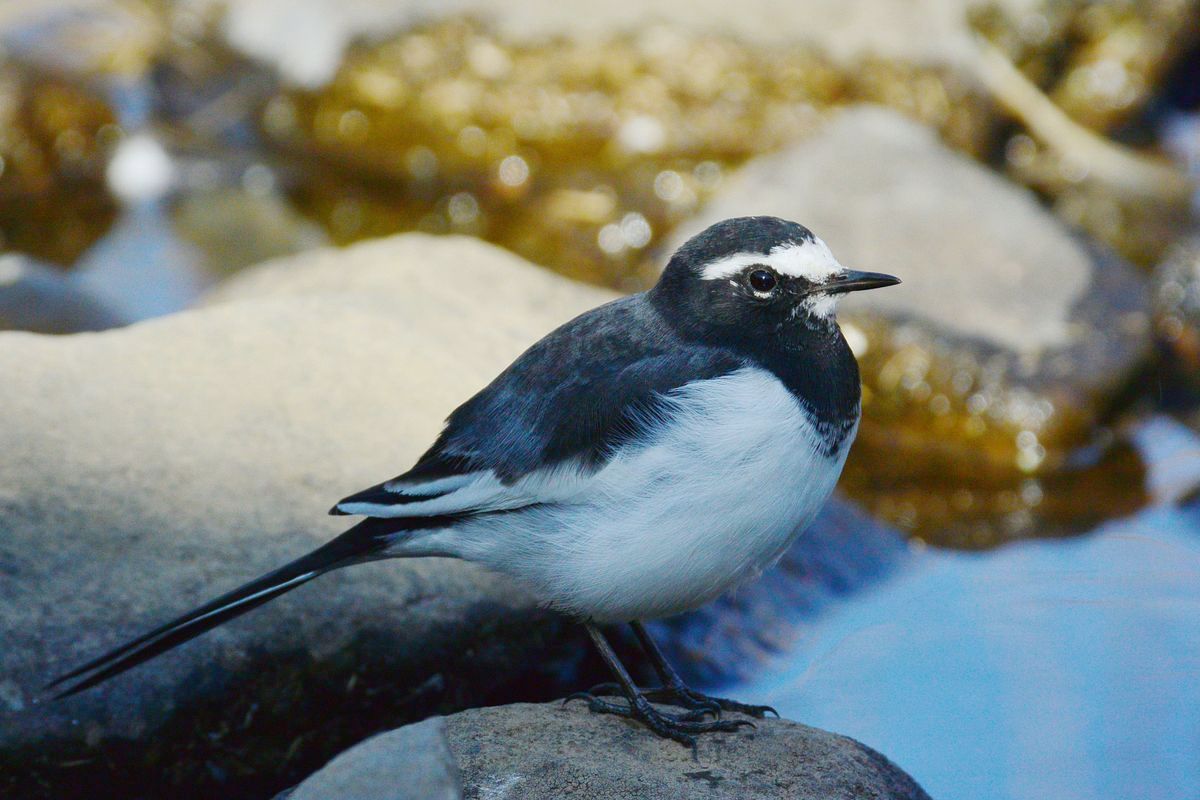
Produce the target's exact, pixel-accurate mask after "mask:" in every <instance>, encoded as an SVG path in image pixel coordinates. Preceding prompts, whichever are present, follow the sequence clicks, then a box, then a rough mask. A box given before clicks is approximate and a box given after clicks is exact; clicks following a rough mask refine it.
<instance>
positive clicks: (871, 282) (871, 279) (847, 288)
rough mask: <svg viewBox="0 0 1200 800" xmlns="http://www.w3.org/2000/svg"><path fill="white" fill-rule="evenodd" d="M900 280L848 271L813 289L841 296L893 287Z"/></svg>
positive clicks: (889, 276) (873, 273)
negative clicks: (844, 293)
mask: <svg viewBox="0 0 1200 800" xmlns="http://www.w3.org/2000/svg"><path fill="white" fill-rule="evenodd" d="M899 282H900V279H899V278H897V277H896V276H895V275H886V274H884V273H882V272H859V271H858V270H853V269H848V270H846V271H845V272H839V273H837V274H836V275H832V276H830V278H829V280H828V281H826V282H825V283H823V284H821V285H820V286H817V287H814V288H816V290H817V291H819V292H826V293H828V294H842V293H843V292H861V291H863V290H864V289H878V288H880V287H883V286H895V285H896V284H897V283H899Z"/></svg>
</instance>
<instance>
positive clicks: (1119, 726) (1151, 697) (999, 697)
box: [737, 420, 1200, 800]
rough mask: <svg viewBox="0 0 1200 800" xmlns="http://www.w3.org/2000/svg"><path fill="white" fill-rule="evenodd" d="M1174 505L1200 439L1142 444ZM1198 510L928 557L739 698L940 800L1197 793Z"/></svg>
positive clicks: (847, 611) (1161, 426) (1162, 427)
mask: <svg viewBox="0 0 1200 800" xmlns="http://www.w3.org/2000/svg"><path fill="white" fill-rule="evenodd" d="M1140 444H1141V445H1142V447H1143V449H1144V452H1145V454H1146V455H1147V458H1148V460H1150V461H1152V462H1153V465H1154V467H1155V469H1156V470H1157V472H1156V477H1155V479H1154V480H1153V481H1152V485H1155V486H1157V487H1160V488H1163V487H1165V490H1168V491H1169V490H1170V488H1171V487H1176V486H1179V485H1182V484H1183V483H1184V481H1183V480H1182V476H1183V475H1184V474H1185V473H1190V475H1191V477H1192V481H1193V485H1194V480H1195V476H1196V474H1197V472H1198V470H1200V467H1198V464H1200V439H1197V438H1196V437H1195V436H1194V435H1192V434H1190V433H1187V432H1186V429H1183V428H1182V427H1178V426H1172V425H1167V424H1165V423H1163V422H1162V421H1161V420H1160V421H1156V422H1155V423H1152V424H1151V425H1150V426H1148V428H1147V429H1146V431H1145V432H1144V433H1143V435H1141V436H1140ZM1198 619H1200V506H1197V505H1195V504H1193V505H1192V506H1190V507H1188V508H1184V509H1180V508H1176V507H1172V506H1165V505H1164V506H1158V507H1154V508H1150V509H1147V510H1145V511H1143V512H1141V513H1139V514H1136V515H1134V516H1132V517H1129V518H1127V519H1124V520H1117V521H1113V522H1110V523H1108V524H1105V525H1103V526H1101V527H1100V528H1099V529H1097V530H1096V531H1095V532H1094V533H1093V534H1092V535H1090V536H1087V537H1082V538H1078V539H1073V540H1066V541H1056V542H1055V541H1025V542H1021V543H1018V544H1014V545H1010V546H1008V547H1005V548H1002V549H1000V550H998V551H995V552H992V553H987V554H975V553H954V552H946V551H938V550H926V551H924V552H920V553H917V554H916V556H915V557H914V558H913V559H911V560H910V561H909V563H908V566H907V568H906V569H904V570H901V571H900V572H899V573H898V574H897V575H895V576H894V577H893V578H892V579H890V580H889V581H887V582H885V583H883V584H880V585H879V586H877V587H875V588H874V589H872V590H868V591H865V592H862V593H860V594H858V595H856V596H854V597H853V598H851V599H850V600H848V601H847V602H846V603H844V604H843V605H841V606H840V607H836V608H831V609H830V610H829V611H828V612H827V613H825V614H823V615H822V616H821V617H820V618H819V619H817V620H815V621H814V623H813V625H812V627H811V628H810V629H809V633H808V636H807V638H806V639H805V641H803V642H802V643H801V644H800V647H799V649H798V651H797V652H796V653H795V654H794V655H793V656H792V657H791V658H790V660H789V662H788V663H786V664H784V665H782V666H780V667H778V668H776V669H775V670H774V671H773V672H772V673H771V674H767V675H764V676H762V677H760V678H758V679H756V680H754V681H751V682H749V683H746V684H743V685H741V686H739V687H738V691H737V693H738V694H739V695H744V696H746V697H753V698H755V701H756V702H766V703H771V704H773V705H775V706H776V707H777V708H778V709H779V711H780V713H782V714H783V715H784V716H786V717H792V718H794V719H799V720H802V721H804V722H805V723H807V724H810V725H816V726H819V727H822V728H828V729H830V730H835V731H838V732H840V733H844V734H846V735H849V736H853V737H855V738H857V739H860V740H862V741H864V742H866V743H867V744H869V745H871V746H872V747H875V748H877V749H879V750H881V751H882V752H884V753H886V754H887V755H888V756H889V757H890V758H892V759H893V760H895V761H896V762H897V763H898V764H900V765H902V766H903V767H904V768H905V769H907V770H908V771H909V772H910V773H911V774H912V775H913V776H914V777H915V778H917V780H918V781H920V782H921V783H922V785H923V786H924V787H925V788H926V789H927V790H928V791H929V792H930V794H931V795H933V796H934V797H947V798H951V797H969V798H974V800H989V799H990V798H996V800H1000V799H1001V798H1005V799H1009V798H1011V799H1013V800H1023V799H1024V798H1028V799H1029V800H1034V799H1035V798H1036V799H1037V800H1042V799H1043V798H1055V800H1074V799H1075V798H1078V799H1079V800H1084V799H1085V798H1089V799H1090V798H1140V799H1142V800H1152V799H1153V798H1178V797H1195V796H1197V795H1198V794H1200V683H1198V681H1197V679H1196V678H1197V673H1198V671H1200V625H1197V620H1198Z"/></svg>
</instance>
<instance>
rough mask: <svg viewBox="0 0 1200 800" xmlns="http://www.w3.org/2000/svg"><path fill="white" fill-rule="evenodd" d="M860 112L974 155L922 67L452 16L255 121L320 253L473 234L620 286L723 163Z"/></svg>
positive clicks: (978, 131)
mask: <svg viewBox="0 0 1200 800" xmlns="http://www.w3.org/2000/svg"><path fill="white" fill-rule="evenodd" d="M863 100H872V101H877V102H882V103H886V104H888V105H890V106H892V107H895V108H899V109H901V110H903V111H905V112H907V113H910V114H913V115H915V116H916V117H918V118H919V119H921V120H923V121H924V122H926V123H928V124H931V125H933V126H935V127H937V128H938V129H939V130H941V131H942V133H943V135H944V136H945V137H946V138H947V139H948V140H950V141H951V142H953V143H954V144H955V145H957V146H958V147H960V148H962V149H965V150H967V151H969V152H974V153H981V152H982V151H983V150H984V149H985V148H986V146H987V143H988V133H989V130H990V127H989V126H990V124H991V113H990V110H989V108H988V104H987V102H986V101H985V100H984V99H983V98H981V97H979V96H978V95H977V94H974V93H973V92H972V89H971V88H970V86H969V84H968V83H967V82H964V81H961V80H958V79H957V78H956V77H955V76H954V75H953V74H951V73H950V72H948V71H946V70H942V69H936V68H922V67H915V66H910V65H904V64H896V63H888V62H883V61H865V62H864V63H862V64H860V65H859V66H858V68H856V69H855V70H844V69H839V68H837V67H835V66H834V65H833V63H832V62H830V61H829V60H828V59H826V58H825V57H823V56H821V55H819V54H818V53H817V52H815V51H813V50H812V49H809V48H793V49H779V48H764V47H756V46H750V45H747V44H744V43H741V42H738V41H735V40H731V39H729V38H726V37H720V36H706V35H699V34H686V33H681V32H676V31H670V30H667V29H663V28H652V29H649V30H647V31H645V32H643V33H641V34H638V35H620V36H614V37H611V38H607V39H603V40H598V41H592V42H578V41H574V40H566V39H563V40H556V41H551V42H546V43H542V44H536V45H520V46H514V45H510V44H507V43H505V42H503V41H502V40H501V39H499V38H497V37H495V36H493V35H492V34H490V33H488V31H487V30H486V28H485V27H483V26H481V25H479V24H477V23H475V22H472V21H470V20H461V19H459V20H446V21H442V22H439V23H436V24H433V25H430V26H427V27H424V28H421V29H418V30H413V31H409V32H406V33H402V34H399V35H397V36H395V37H393V38H391V39H389V40H386V41H384V42H380V43H376V44H372V45H368V46H360V47H358V48H356V49H354V50H353V51H352V52H350V54H349V55H348V56H347V58H346V60H345V62H344V63H343V65H342V67H341V69H340V70H339V72H338V74H337V76H336V77H335V78H334V80H333V82H332V83H331V84H330V85H329V86H327V87H325V88H323V89H322V90H320V91H315V92H314V91H301V90H292V91H288V92H284V93H281V94H279V95H278V96H276V97H275V98H274V99H273V100H272V101H271V102H270V103H269V104H268V105H267V107H266V109H265V111H264V113H263V118H262V120H263V121H262V127H263V129H264V131H265V132H266V133H267V135H268V136H269V137H270V139H271V140H272V141H273V142H275V143H276V144H277V145H278V146H280V147H281V148H283V149H285V150H286V151H287V152H289V153H291V154H293V155H297V156H303V157H305V158H314V157H315V158H316V159H317V160H318V162H320V163H322V166H320V167H318V168H317V169H306V170H305V176H304V177H303V178H302V183H301V185H300V186H299V187H298V188H297V190H296V195H295V196H296V197H297V199H298V200H299V202H300V204H301V205H302V207H304V208H305V209H306V210H308V211H309V212H310V213H312V214H314V216H316V217H317V218H318V219H320V220H322V221H323V222H324V223H325V224H326V225H327V226H328V228H329V230H330V232H331V235H332V236H333V238H334V239H335V240H337V241H349V240H353V239H357V238H362V237H363V236H366V235H372V234H376V233H383V232H392V231H395V230H402V229H413V228H415V229H420V230H430V231H458V232H465V233H473V234H476V235H480V236H482V237H484V238H486V239H488V240H490V241H493V242H496V243H498V244H501V245H503V246H506V247H508V248H510V249H512V250H514V251H515V252H517V253H519V254H521V255H523V256H526V257H527V258H530V259H531V260H533V261H536V262H539V263H542V264H546V265H550V266H554V267H555V268H558V269H561V270H563V271H564V272H566V273H568V274H570V275H573V276H575V277H582V278H586V279H590V280H593V281H598V282H603V283H607V284H609V285H614V286H620V287H623V288H632V287H633V286H637V285H641V284H644V282H645V280H646V279H647V278H648V277H649V275H650V273H648V272H647V271H646V261H647V257H646V251H647V249H648V248H650V247H652V246H653V245H654V244H655V243H656V242H657V241H658V240H659V238H660V236H661V234H662V233H663V232H664V231H665V230H666V229H668V228H669V227H670V226H672V225H673V224H675V223H676V222H678V221H680V220H681V219H683V218H685V217H687V216H688V215H689V214H690V212H691V211H692V210H693V209H695V208H696V206H697V205H698V204H699V203H700V202H702V201H703V200H704V199H705V198H706V197H707V196H708V195H709V193H711V191H712V190H713V189H714V188H716V186H717V185H718V184H719V182H720V179H721V176H722V174H724V173H725V172H726V171H727V170H728V169H729V168H730V167H732V166H736V165H738V164H740V163H742V162H744V161H745V160H746V159H748V158H750V157H751V156H754V155H758V154H761V153H765V152H769V151H771V150H775V149H778V148H779V147H781V146H783V145H784V144H787V143H789V142H792V141H795V140H797V139H799V138H801V137H802V136H803V135H804V134H805V133H807V132H809V131H811V130H812V129H813V128H814V127H815V125H817V124H818V123H819V122H820V121H821V119H822V115H823V114H824V112H826V111H828V110H830V109H832V108H834V107H837V106H839V105H842V104H846V103H849V102H857V101H863ZM331 167H332V168H334V169H336V170H337V171H338V172H337V173H331V171H330V168H331ZM338 173H340V174H338ZM348 176H354V177H355V178H357V179H358V181H359V183H360V186H359V187H356V188H353V189H348V188H347V181H346V178H347V177H348Z"/></svg>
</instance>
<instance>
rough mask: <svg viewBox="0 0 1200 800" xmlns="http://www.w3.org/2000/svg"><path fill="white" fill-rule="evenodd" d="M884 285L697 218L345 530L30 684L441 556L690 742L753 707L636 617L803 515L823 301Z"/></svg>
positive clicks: (805, 250) (809, 507)
mask: <svg viewBox="0 0 1200 800" xmlns="http://www.w3.org/2000/svg"><path fill="white" fill-rule="evenodd" d="M898 282H899V281H898V280H897V279H896V278H894V277H892V276H890V275H883V274H879V273H874V272H856V271H854V270H850V269H846V268H845V267H843V266H841V265H840V264H839V263H838V262H837V260H836V259H835V258H834V257H833V254H832V253H831V252H830V251H829V248H828V247H827V246H826V245H825V243H824V242H822V241H821V240H820V239H818V238H817V237H816V236H814V235H813V234H812V233H811V232H810V231H809V230H808V229H807V228H805V227H803V226H801V225H798V224H796V223H794V222H787V221H785V220H781V219H776V218H774V217H744V218H739V219H729V220H725V221H724V222H719V223H717V224H716V225H713V226H712V227H710V228H708V229H707V230H705V231H704V232H702V233H700V234H699V235H697V236H695V237H694V238H692V239H690V240H689V241H688V242H687V243H685V244H684V245H683V246H682V247H680V248H679V250H678V251H677V252H676V253H675V254H674V255H673V256H672V258H671V260H670V262H669V263H668V264H667V267H666V269H665V270H664V272H663V274H662V277H661V278H660V279H659V281H658V283H657V284H656V285H655V286H654V288H652V289H650V290H649V291H647V292H644V293H642V294H636V295H633V296H630V297H626V298H623V299H621V300H617V301H614V302H612V303H608V304H607V305H603V306H601V307H599V308H596V309H593V310H592V311H589V312H587V313H585V314H583V315H581V316H579V317H577V318H575V319H574V320H572V321H570V322H568V323H567V324H565V325H563V326H562V327H560V328H559V329H558V330H556V331H554V332H552V333H551V334H549V335H548V336H546V337H545V338H544V339H542V340H541V341H539V342H537V343H536V344H534V345H533V346H532V347H530V348H529V349H528V350H527V351H526V352H525V353H524V354H523V355H521V357H520V358H518V359H517V360H516V361H515V362H514V363H513V364H512V365H511V366H509V367H508V369H506V370H505V371H504V372H502V373H501V374H500V375H499V376H498V377H497V378H496V379H495V380H494V381H492V383H490V384H489V385H488V386H487V387H485V388H484V389H483V390H482V391H480V392H479V393H478V394H477V395H475V396H474V397H472V398H471V399H470V400H468V401H467V402H466V403H464V404H463V405H461V406H459V408H458V409H456V410H455V411H454V413H452V414H451V415H450V417H449V419H448V420H447V422H446V426H445V428H444V429H443V431H442V433H441V435H440V436H439V437H438V439H437V441H436V442H434V444H433V446H432V447H431V448H430V449H429V451H428V452H426V453H425V455H423V456H422V457H421V458H420V460H419V461H418V462H417V463H416V465H415V466H413V468H412V469H410V470H409V471H408V472H405V473H404V474H403V475H400V476H399V477H396V478H393V479H392V480H389V481H385V482H384V483H381V484H379V485H377V486H373V487H371V488H369V489H367V490H365V491H362V492H359V493H358V494H354V495H351V496H349V497H347V498H346V499H344V500H342V501H341V502H340V503H338V504H337V505H336V506H334V508H333V510H332V512H331V513H334V514H350V515H357V516H362V517H365V519H363V520H361V521H359V522H358V523H357V524H356V525H354V526H353V527H351V528H350V529H349V530H347V531H346V532H345V533H343V534H342V535H340V536H338V537H337V538H335V539H333V540H332V541H330V542H329V543H328V544H326V545H324V546H322V547H320V548H318V549H317V550H315V551H313V552H311V553H309V554H308V555H305V556H302V557H301V558H299V559H297V560H295V561H293V562H291V563H290V564H287V565H285V566H283V567H280V568H279V569H277V570H275V571H274V572H271V573H268V574H267V575H264V576H262V577H261V578H258V579H257V580H254V581H251V582H250V583H248V584H246V585H245V586H242V587H240V588H237V589H234V590H233V591H232V592H229V593H228V594H225V595H222V596H221V597H218V598H217V599H215V600H213V601H212V602H210V603H207V604H205V605H203V606H201V607H199V608H197V609H195V610H194V611H191V612H190V613H188V614H185V615H184V616H182V617H179V618H178V619H175V620H173V621H171V622H169V623H167V624H166V625H163V626H162V627H160V628H157V629H155V630H152V631H150V632H149V633H147V634H145V635H143V636H140V637H138V638H136V639H134V640H133V641H131V642H129V643H127V644H124V645H122V646H121V647H118V648H117V649H115V650H113V651H111V652H109V653H106V654H105V655H103V656H100V657H99V658H97V659H95V660H94V661H91V662H89V663H87V664H84V665H83V666H81V667H79V668H78V669H75V670H72V671H71V672H69V673H67V674H66V675H63V676H62V677H60V678H58V679H57V680H55V681H54V682H53V683H51V684H50V686H48V687H47V688H48V689H51V688H54V687H60V686H63V685H64V684H68V685H66V687H65V688H62V689H61V690H59V692H58V694H57V695H56V696H57V697H63V696H66V695H70V694H74V693H76V692H79V691H82V690H84V689H86V688H88V687H90V686H94V685H95V684H97V683H99V682H101V681H103V680H105V679H107V678H110V677H112V676H113V675H116V674H118V673H120V672H123V671H125V670H127V669H129V668H131V667H133V666H135V665H137V664H140V663H141V662H143V661H146V660H147V659H150V658H152V657H154V656H156V655H158V654H159V653H162V652H163V651H165V650H167V649H169V648H172V647H175V646H176V645H179V644H181V643H183V642H186V641H188V640H189V639H191V638H193V637H195V636H197V635H199V634H201V633H203V632H204V631H207V630H209V629H211V628H213V627H215V626H217V625H220V624H221V623H223V622H225V621H227V620H229V619H232V618H234V617H236V616H238V615H240V614H243V613H245V612H246V611H249V610H250V609H252V608H255V607H257V606H260V605H262V604H263V603H266V602H267V601H269V600H271V599H272V598H275V597H278V596H279V595H281V594H283V593H285V592H288V591H290V590H292V589H295V588H296V587H297V586H300V585H301V584H304V583H307V582H308V581H311V580H312V579H314V578H316V577H318V576H319V575H321V574H323V573H326V572H329V571H330V570H334V569H339V568H341V567H347V566H350V565H352V564H360V563H364V562H367V561H376V560H380V559H387V558H415V557H422V556H445V557H451V558H461V559H466V560H469V561H474V562H477V563H479V564H482V565H484V566H486V567H489V568H491V569H493V570H495V571H497V572H500V573H503V574H505V575H508V576H511V577H512V578H514V579H516V580H517V581H519V582H521V583H523V584H524V585H526V586H527V587H529V588H530V589H531V590H532V592H533V593H534V594H535V595H536V596H537V597H538V598H539V599H540V600H541V601H542V602H543V603H545V604H547V605H549V606H552V607H554V608H557V609H559V610H561V611H562V612H564V613H566V614H569V615H572V616H574V617H576V618H578V619H579V620H581V621H582V622H583V623H584V625H585V626H586V627H587V631H588V633H589V634H590V636H591V638H592V640H593V641H594V642H595V644H596V647H597V648H598V649H599V651H600V654H601V655H602V656H603V658H604V660H605V662H606V663H607V664H608V666H609V667H610V668H611V670H612V672H613V675H614V677H615V678H616V680H617V683H615V684H606V685H603V686H601V687H595V688H594V689H593V690H592V691H591V692H589V693H581V695H579V696H581V697H584V698H585V699H587V701H588V703H589V706H590V708H591V709H592V710H593V711H596V712H601V713H610V714H619V715H623V716H628V717H633V718H635V719H637V720H639V721H641V722H642V723H644V724H645V725H646V726H647V727H649V728H650V729H651V730H652V731H654V732H655V733H656V734H658V735H660V736H666V737H670V738H672V739H675V740H677V741H680V742H683V743H686V744H689V745H693V746H694V745H695V735H696V734H699V733H703V732H707V731H713V730H733V729H735V728H736V727H738V726H739V725H743V724H748V723H747V722H746V721H745V720H730V719H722V718H721V714H720V712H721V711H723V710H730V711H736V712H743V713H747V714H752V715H755V716H762V715H763V713H764V712H766V711H768V710H769V709H768V708H767V707H766V706H749V705H744V704H741V703H738V702H735V701H732V700H726V699H722V698H712V697H707V696H705V695H703V694H700V693H699V692H696V691H694V690H692V689H690V688H688V687H687V686H686V685H685V684H684V683H683V681H682V680H681V679H680V678H679V676H678V675H677V674H676V672H675V671H674V670H673V669H672V668H671V667H670V665H669V664H668V663H667V662H666V660H665V659H664V658H663V656H662V653H661V652H660V651H659V650H658V648H657V647H656V646H655V644H654V642H653V641H652V640H651V639H650V637H649V635H648V634H647V633H646V630H645V628H644V627H643V626H642V625H641V623H640V620H643V619H647V618H654V617H662V616H667V615H670V614H676V613H679V612H681V611H686V610H688V609H692V608H696V607H697V606H699V605H701V604H703V603H705V602H707V601H708V600H711V599H713V598H714V597H716V596H717V595H719V594H721V593H722V592H724V591H726V590H727V589H729V588H731V587H733V586H736V585H737V584H739V583H741V582H743V581H745V580H747V579H750V578H753V577H755V576H756V575H758V574H759V573H760V572H762V571H763V570H764V569H766V568H767V567H769V566H770V565H771V564H773V563H774V562H775V561H776V560H777V559H778V558H779V557H780V556H781V555H782V554H783V552H784V551H785V550H786V549H787V548H788V546H789V545H790V544H791V543H792V541H793V540H794V539H795V538H796V536H797V535H799V534H800V533H801V532H802V531H803V530H804V528H805V527H806V526H807V525H808V524H809V523H810V522H811V521H812V519H813V517H814V516H815V515H816V513H817V511H818V510H819V509H820V508H821V506H822V505H823V504H824V503H825V501H826V500H827V499H828V497H829V495H830V493H831V492H832V491H833V487H834V484H835V483H836V482H837V479H838V476H839V475H840V474H841V471H842V465H843V464H844V462H845V460H846V454H847V452H848V450H849V449H850V444H851V442H852V441H853V439H854V435H855V432H856V430H857V428H858V421H859V397H860V385H859V377H858V365H857V363H856V362H855V360H854V355H853V354H852V353H851V351H850V348H849V347H848V346H847V344H846V340H845V339H844V338H843V337H842V333H841V330H840V329H839V328H838V325H837V321H836V320H835V318H834V309H835V307H836V305H837V302H838V299H839V298H840V297H841V296H842V295H843V294H845V293H847V292H852V291H858V290H861V289H873V288H876V287H880V286H889V285H892V284H895V283H898ZM624 622H628V623H630V624H631V625H632V626H633V630H634V632H635V633H636V635H637V637H638V639H639V641H640V642H641V644H642V646H643V648H644V649H645V650H646V654H647V656H648V657H649V658H650V660H651V662H652V663H653V665H654V667H655V669H656V671H657V672H658V674H659V676H660V678H661V679H662V685H661V686H660V687H657V688H655V689H651V690H643V689H640V688H638V687H637V686H636V685H635V684H634V682H633V680H632V679H631V678H630V676H629V673H628V672H627V671H626V670H625V668H624V666H622V664H621V663H620V661H619V660H618V658H617V656H616V654H615V653H614V652H613V650H612V648H611V646H610V645H609V643H608V642H607V641H606V639H605V637H604V634H603V633H602V632H601V630H600V629H599V628H598V627H597V626H598V625H599V624H602V623H624ZM68 682H71V683H68ZM613 694H617V695H624V698H625V701H626V702H624V703H621V702H614V701H612V700H608V699H605V698H604V696H605V695H613ZM658 701H662V702H669V703H671V704H673V705H676V706H682V707H683V708H684V709H685V710H684V711H683V712H681V713H677V712H669V711H664V710H660V709H658V708H656V707H655V706H654V705H653V702H658ZM710 713H711V714H712V715H713V717H715V718H714V719H708V718H707V717H708V715H709V714H710Z"/></svg>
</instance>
